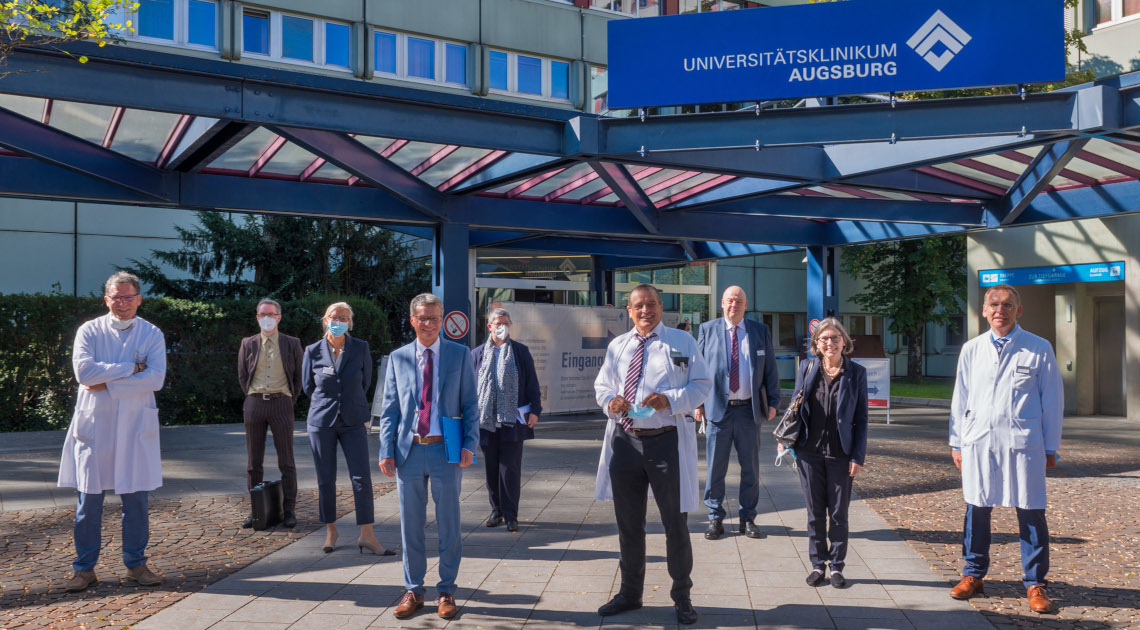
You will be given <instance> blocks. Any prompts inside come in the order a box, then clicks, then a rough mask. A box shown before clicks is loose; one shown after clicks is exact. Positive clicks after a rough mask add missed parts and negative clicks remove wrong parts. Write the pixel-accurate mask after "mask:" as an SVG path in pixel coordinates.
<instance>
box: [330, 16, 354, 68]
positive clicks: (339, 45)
mask: <svg viewBox="0 0 1140 630" xmlns="http://www.w3.org/2000/svg"><path fill="white" fill-rule="evenodd" d="M351 45H352V30H351V28H350V27H349V26H348V25H347V24H333V23H331V22H330V23H326V24H325V63H326V64H327V65H330V66H343V67H345V68H347V67H348V66H349V61H348V58H349V51H350V50H351Z"/></svg>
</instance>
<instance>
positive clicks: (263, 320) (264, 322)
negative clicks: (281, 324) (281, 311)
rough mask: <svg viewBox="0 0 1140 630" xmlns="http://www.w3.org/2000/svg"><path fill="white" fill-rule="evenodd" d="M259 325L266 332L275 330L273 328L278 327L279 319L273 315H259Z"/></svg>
mask: <svg viewBox="0 0 1140 630" xmlns="http://www.w3.org/2000/svg"><path fill="white" fill-rule="evenodd" d="M257 325H258V326H261V330H263V331H265V332H273V329H274V328H277V321H276V320H274V319H273V318H272V317H258V318H257Z"/></svg>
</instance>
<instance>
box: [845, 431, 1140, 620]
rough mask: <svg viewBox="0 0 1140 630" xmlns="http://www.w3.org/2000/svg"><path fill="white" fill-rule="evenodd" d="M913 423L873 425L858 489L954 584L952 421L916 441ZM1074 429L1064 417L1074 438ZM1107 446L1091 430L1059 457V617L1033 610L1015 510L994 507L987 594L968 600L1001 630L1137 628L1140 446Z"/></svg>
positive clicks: (960, 506) (957, 533)
mask: <svg viewBox="0 0 1140 630" xmlns="http://www.w3.org/2000/svg"><path fill="white" fill-rule="evenodd" d="M943 413H944V412H943ZM907 423H908V420H904V421H903V423H902V425H903V426H899V425H900V423H897V422H896V423H895V424H894V425H892V426H891V427H882V426H876V427H872V431H871V439H870V442H869V445H868V451H869V452H868V455H867V468H866V469H865V471H864V472H863V473H862V474H860V475H859V477H857V481H856V483H855V491H856V493H857V494H858V495H859V496H860V497H862V498H863V499H864V500H865V501H866V502H867V504H868V505H869V506H870V507H871V508H872V509H873V510H874V511H875V512H876V513H877V514H878V515H879V516H880V517H882V518H883V520H884V521H885V522H886V523H887V524H888V525H889V526H890V527H892V528H894V529H895V530H896V531H897V532H898V533H899V535H900V536H902V537H903V538H904V539H905V540H906V541H907V542H909V543H910V545H911V547H912V548H914V549H915V550H916V551H918V553H919V554H920V555H921V556H922V557H923V558H924V559H925V560H926V561H927V562H929V563H930V565H931V566H932V567H933V568H934V569H935V570H936V571H938V572H940V573H941V574H942V575H943V576H945V578H946V580H947V582H948V583H950V582H956V581H957V580H958V578H959V575H960V572H961V569H962V566H963V563H962V560H961V555H962V547H961V546H962V521H963V517H964V515H965V505H964V503H963V501H962V491H961V481H960V476H959V472H958V470H957V469H956V468H955V467H954V465H953V463H951V461H950V453H949V447H948V446H947V445H946V438H945V424H939V425H938V427H937V428H938V431H919V432H917V433H919V434H918V435H916V431H914V430H908V428H907V427H906V426H905V425H906V424H907ZM1070 424H1071V422H1070V420H1069V419H1066V431H1067V432H1068V429H1069V425H1070ZM1072 424H1075V422H1074V423H1072ZM1103 440H1104V441H1097V440H1094V439H1089V433H1088V432H1082V433H1081V434H1080V435H1079V436H1078V437H1077V438H1076V439H1064V440H1063V441H1062V446H1061V451H1060V452H1061V455H1062V459H1061V461H1060V462H1059V465H1058V467H1057V468H1056V469H1054V470H1051V471H1049V482H1048V494H1049V509H1048V512H1047V513H1046V515H1047V518H1048V522H1049V532H1050V535H1051V538H1052V544H1051V546H1050V566H1051V569H1050V573H1049V578H1050V585H1049V593H1050V596H1051V597H1052V598H1053V599H1054V601H1056V602H1057V603H1058V604H1059V605H1060V607H1061V611H1060V613H1059V614H1057V615H1037V614H1035V613H1033V612H1032V611H1030V610H1029V606H1028V604H1027V603H1026V600H1025V591H1024V589H1023V587H1022V585H1021V551H1020V548H1019V545H1018V540H1017V516H1016V513H1015V511H1014V510H1013V509H1012V508H998V509H996V510H994V518H993V531H994V539H993V542H994V545H993V548H992V550H991V565H990V566H991V568H990V575H989V576H988V577H987V578H986V595H987V596H986V597H982V598H977V599H974V600H971V603H972V604H973V605H974V607H975V608H976V609H977V610H979V611H981V612H982V613H983V614H985V615H986V617H987V619H989V621H990V622H991V623H992V624H993V625H994V626H995V627H997V628H1140V448H1137V447H1136V446H1135V445H1134V444H1123V443H1120V442H1116V443H1114V442H1112V441H1111V440H1112V438H1111V434H1110V433H1109V434H1106V435H1105V437H1104V438H1103Z"/></svg>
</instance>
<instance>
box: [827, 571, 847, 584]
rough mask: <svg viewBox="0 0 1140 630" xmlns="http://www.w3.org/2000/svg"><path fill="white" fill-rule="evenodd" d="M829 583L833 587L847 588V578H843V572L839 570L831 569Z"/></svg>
mask: <svg viewBox="0 0 1140 630" xmlns="http://www.w3.org/2000/svg"><path fill="white" fill-rule="evenodd" d="M831 585H832V586H833V587H835V588H847V580H845V579H843V574H842V573H840V572H839V571H832V572H831Z"/></svg>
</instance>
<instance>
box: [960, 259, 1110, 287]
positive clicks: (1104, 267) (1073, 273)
mask: <svg viewBox="0 0 1140 630" xmlns="http://www.w3.org/2000/svg"><path fill="white" fill-rule="evenodd" d="M1123 279H1124V263H1123V262H1107V263H1090V264H1087V265H1063V266H1060V267H1023V268H1021V269H983V270H981V271H979V272H978V281H979V282H978V285H979V286H982V287H992V286H994V285H995V284H1060V283H1063V282H1114V281H1116V280H1123Z"/></svg>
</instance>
